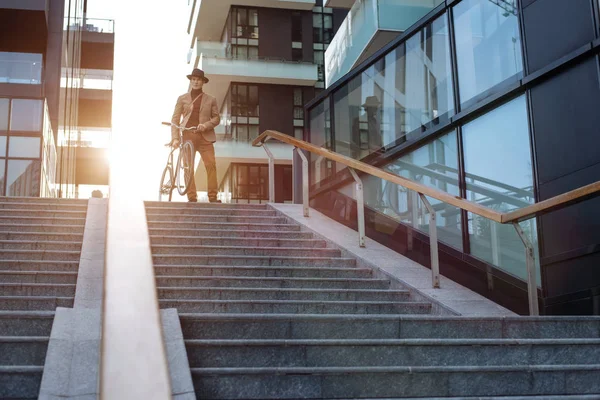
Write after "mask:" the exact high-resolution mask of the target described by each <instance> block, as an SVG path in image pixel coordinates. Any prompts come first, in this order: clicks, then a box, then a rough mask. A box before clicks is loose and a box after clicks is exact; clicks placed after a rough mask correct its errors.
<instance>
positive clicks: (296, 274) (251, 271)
mask: <svg viewBox="0 0 600 400" xmlns="http://www.w3.org/2000/svg"><path fill="white" fill-rule="evenodd" d="M154 273H155V274H156V275H157V276H162V275H171V276H174V275H180V276H255V277H282V278H369V277H371V276H373V271H372V270H370V269H367V268H332V267H328V268H316V267H312V268H311V267H249V266H238V267H234V266H232V267H228V266H220V267H219V266H209V265H194V266H188V265H155V266H154Z"/></svg>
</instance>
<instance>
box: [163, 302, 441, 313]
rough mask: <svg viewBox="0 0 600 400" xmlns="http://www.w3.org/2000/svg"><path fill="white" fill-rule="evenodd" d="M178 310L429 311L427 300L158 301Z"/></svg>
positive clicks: (223, 311)
mask: <svg viewBox="0 0 600 400" xmlns="http://www.w3.org/2000/svg"><path fill="white" fill-rule="evenodd" d="M159 304H160V307H161V308H177V310H178V311H179V312H181V313H260V314H272V313H275V314H281V313H287V314H429V313H430V312H431V303H416V302H377V301H363V302H359V301H322V300H321V301H315V300H305V301H294V300H169V299H165V300H160V301H159Z"/></svg>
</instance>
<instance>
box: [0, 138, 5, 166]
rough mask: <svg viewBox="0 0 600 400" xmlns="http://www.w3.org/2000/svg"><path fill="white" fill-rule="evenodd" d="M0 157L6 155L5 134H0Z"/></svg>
mask: <svg viewBox="0 0 600 400" xmlns="http://www.w3.org/2000/svg"><path fill="white" fill-rule="evenodd" d="M0 157H6V136H0ZM3 165H4V164H3Z"/></svg>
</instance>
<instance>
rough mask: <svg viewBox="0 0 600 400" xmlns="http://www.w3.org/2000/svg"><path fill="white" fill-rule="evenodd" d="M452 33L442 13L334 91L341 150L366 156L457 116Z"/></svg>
mask: <svg viewBox="0 0 600 400" xmlns="http://www.w3.org/2000/svg"><path fill="white" fill-rule="evenodd" d="M448 37H449V36H448V26H447V24H446V18H445V16H441V17H439V18H438V19H436V20H435V21H433V22H432V23H431V24H429V25H426V26H425V27H424V28H423V29H421V30H420V31H419V32H417V33H416V34H414V35H413V36H412V37H410V38H409V39H408V40H407V42H406V43H403V44H401V45H400V46H399V47H398V48H396V49H395V50H394V51H392V52H391V53H389V54H388V55H387V56H386V57H385V58H383V59H380V60H378V61H376V62H375V63H374V64H373V65H372V66H371V67H369V68H367V69H366V70H365V71H364V72H363V73H362V74H361V75H359V76H357V77H356V78H354V79H352V80H351V81H349V82H348V83H347V84H346V85H345V86H343V87H341V88H340V89H339V90H337V91H336V92H335V93H334V102H335V130H336V132H335V137H336V143H335V150H336V151H337V152H339V153H342V154H344V155H347V156H349V157H352V158H354V159H363V158H364V157H366V156H368V155H369V154H372V153H375V152H379V151H383V150H382V147H383V146H388V145H394V144H395V145H397V144H399V143H401V142H402V141H404V140H406V135H407V134H408V133H411V132H419V133H420V132H421V131H422V129H426V128H428V127H430V126H432V125H437V124H440V123H443V122H446V121H447V120H448V118H449V117H450V116H452V115H453V114H454V107H453V89H452V79H451V77H452V74H451V64H450V48H449V39H448Z"/></svg>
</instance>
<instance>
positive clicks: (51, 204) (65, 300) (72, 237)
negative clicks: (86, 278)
mask: <svg viewBox="0 0 600 400" xmlns="http://www.w3.org/2000/svg"><path fill="white" fill-rule="evenodd" d="M86 210H87V201H86V200H56V199H40V198H20V197H0V398H2V399H5V398H37V397H38V393H39V388H40V382H41V379H42V373H43V366H44V361H45V359H46V351H47V348H48V342H49V337H50V332H51V329H52V323H53V319H54V310H55V309H56V307H72V306H73V301H74V296H75V284H76V282H77V271H78V266H79V258H80V253H81V245H82V240H83V229H84V225H85V220H86V219H85V218H86Z"/></svg>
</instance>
